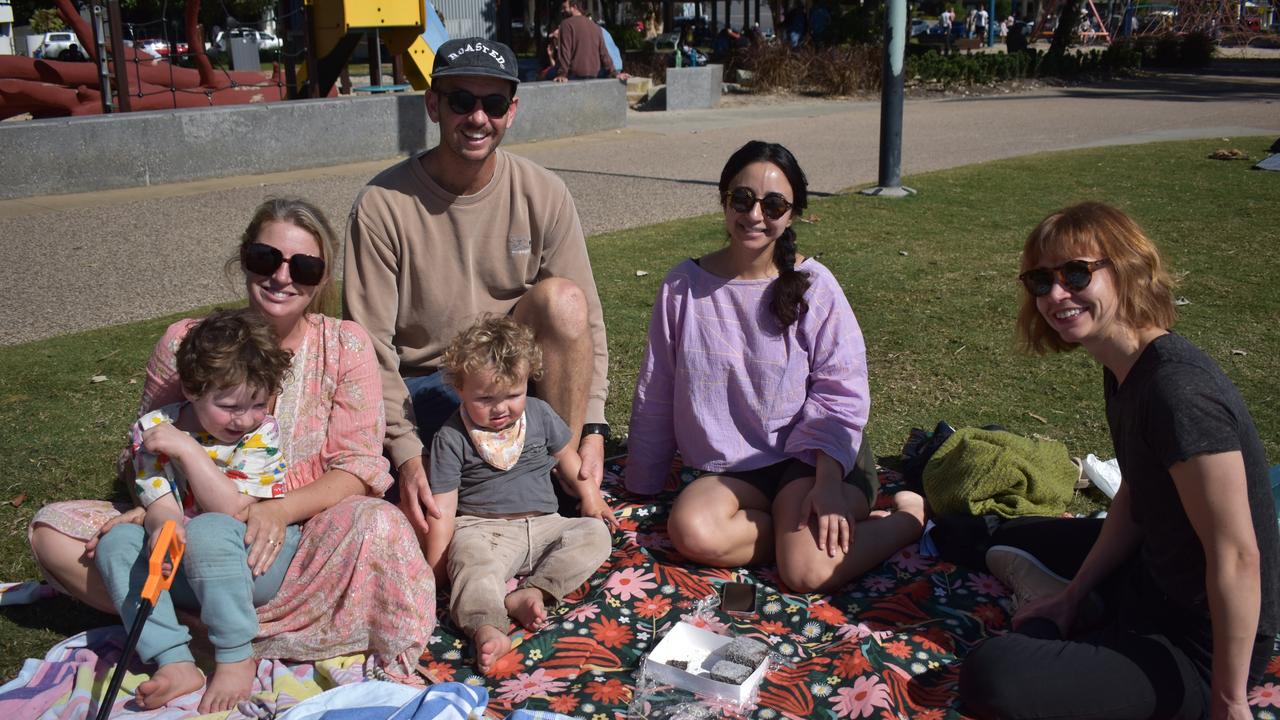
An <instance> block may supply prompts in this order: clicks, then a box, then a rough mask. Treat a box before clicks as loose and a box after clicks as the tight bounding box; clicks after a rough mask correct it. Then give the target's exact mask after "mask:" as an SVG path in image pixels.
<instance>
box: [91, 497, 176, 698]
mask: <svg viewBox="0 0 1280 720" xmlns="http://www.w3.org/2000/svg"><path fill="white" fill-rule="evenodd" d="M185 549H186V547H185V546H184V545H183V544H182V541H181V540H179V539H178V526H177V524H176V523H174V521H172V520H170V521H168V522H166V523H165V524H164V527H162V528H160V537H159V538H157V539H156V544H155V549H154V550H152V551H151V557H150V558H149V559H148V560H147V582H146V583H144V584H143V586H142V594H141V596H140V597H139V598H138V612H137V614H135V615H134V618H133V625H132V626H130V627H129V637H128V639H126V640H125V641H124V651H123V652H122V653H121V654H120V661H119V662H118V663H116V669H115V671H114V672H113V673H111V682H110V684H108V685H107V694H106V695H103V696H102V702H101V703H99V705H98V717H97V720H107V718H108V717H110V716H111V706H112V705H115V704H116V695H117V694H119V692H120V683H122V682H124V669H125V667H126V666H127V665H128V664H129V657H130V656H131V655H133V651H134V649H135V648H136V647H137V646H138V636H139V635H141V634H142V626H143V625H146V624H147V618H148V617H151V611H152V610H154V609H155V607H156V601H157V600H159V599H160V593H162V592H164V591H165V590H168V589H169V588H170V587H172V586H173V579H174V578H175V577H177V575H178V563H180V562H182V553H183V551H184V550H185ZM166 565H167V568H166ZM166 569H167V570H168V572H165V571H166Z"/></svg>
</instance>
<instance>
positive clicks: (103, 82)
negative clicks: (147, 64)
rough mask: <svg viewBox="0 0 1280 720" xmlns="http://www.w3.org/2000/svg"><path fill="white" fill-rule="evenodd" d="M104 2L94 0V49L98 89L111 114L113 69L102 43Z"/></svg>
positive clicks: (103, 110)
mask: <svg viewBox="0 0 1280 720" xmlns="http://www.w3.org/2000/svg"><path fill="white" fill-rule="evenodd" d="M102 10H103V8H102V3H101V2H99V0H93V7H92V12H93V51H94V53H95V54H96V55H97V56H98V90H99V91H100V92H101V93H102V112H104V113H106V114H107V115H110V114H111V71H110V70H108V69H107V49H106V46H105V45H103V43H102V35H103V32H102Z"/></svg>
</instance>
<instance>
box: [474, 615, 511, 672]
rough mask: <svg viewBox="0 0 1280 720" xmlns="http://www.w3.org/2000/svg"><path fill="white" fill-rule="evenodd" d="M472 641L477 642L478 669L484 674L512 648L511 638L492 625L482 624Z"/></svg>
mask: <svg viewBox="0 0 1280 720" xmlns="http://www.w3.org/2000/svg"><path fill="white" fill-rule="evenodd" d="M471 641H472V642H474V643H475V644H476V669H477V670H479V671H480V672H481V673H482V674H483V673H487V672H489V671H490V670H492V669H493V664H494V663H496V662H498V658H500V657H502V656H503V655H506V654H507V652H508V651H510V650H511V638H509V637H507V634H506V633H504V632H502V631H501V630H499V629H498V628H496V627H494V626H492V625H481V626H480V629H479V630H476V634H475V636H474V637H472V638H471Z"/></svg>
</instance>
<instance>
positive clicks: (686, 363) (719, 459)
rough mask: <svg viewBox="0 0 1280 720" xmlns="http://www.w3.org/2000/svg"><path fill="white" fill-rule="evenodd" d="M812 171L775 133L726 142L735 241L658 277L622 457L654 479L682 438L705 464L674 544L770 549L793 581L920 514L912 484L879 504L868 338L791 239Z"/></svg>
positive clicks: (916, 526) (871, 545)
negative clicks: (890, 502)
mask: <svg viewBox="0 0 1280 720" xmlns="http://www.w3.org/2000/svg"><path fill="white" fill-rule="evenodd" d="M806 187H807V183H806V180H805V177H804V172H803V171H802V170H801V169H800V166H799V165H798V164H797V163H796V160H795V157H794V156H792V154H791V153H790V151H788V150H787V149H786V148H785V147H783V146H781V145H777V144H773V143H764V142H760V141H752V142H749V143H747V144H746V145H744V146H743V147H742V148H740V149H739V150H738V151H737V152H735V153H734V154H733V156H732V157H730V158H729V162H728V163H726V165H725V167H724V170H723V171H722V172H721V174H720V197H721V201H722V203H723V206H724V224H725V230H726V231H727V232H728V235H729V243H728V245H726V246H725V247H724V248H721V249H720V250H717V251H715V252H712V253H710V254H707V255H704V256H702V257H701V258H698V259H696V260H687V261H685V262H683V263H681V264H680V265H678V266H676V267H675V268H674V269H673V270H672V271H671V272H670V273H668V274H667V277H666V278H665V279H664V280H663V283H662V288H661V289H660V290H659V291H658V299H657V301H656V302H655V303H654V306H653V318H652V320H651V321H650V324H649V344H648V347H647V348H646V350H645V356H644V362H643V364H642V366H641V368H640V376H639V379H638V381H637V383H636V394H635V400H634V404H633V405H632V412H631V442H630V453H631V456H630V459H629V460H628V464H627V473H626V486H627V488H628V489H629V490H631V491H632V492H637V493H644V494H651V493H656V492H658V491H660V490H662V488H663V485H664V483H665V481H666V478H667V477H668V475H669V474H670V470H671V461H672V458H673V456H674V455H675V453H676V451H677V450H678V451H679V453H680V456H681V459H682V461H683V462H684V463H685V464H687V465H691V466H693V467H697V468H699V469H701V470H703V471H704V472H703V474H702V476H700V477H699V478H698V479H697V480H695V481H694V482H693V483H691V484H690V485H689V486H688V487H687V488H685V489H684V490H683V491H682V492H681V493H680V495H679V497H677V498H676V502H675V506H674V507H673V508H672V509H671V517H670V520H669V521H668V524H667V529H668V531H669V533H670V534H671V539H672V541H673V542H674V543H675V546H676V548H677V549H678V550H679V551H680V552H681V553H682V554H683V555H684V556H685V557H687V558H689V559H691V560H694V561H696V562H701V563H704V564H707V565H714V566H721V567H736V566H741V565H749V564H757V563H768V562H775V561H776V563H777V565H778V570H779V573H780V574H781V576H782V580H783V582H785V583H786V584H787V585H788V586H789V587H790V588H791V589H792V590H794V591H797V592H814V591H829V590H833V589H836V588H838V587H840V586H841V585H843V584H845V583H846V582H848V581H849V580H850V579H852V578H854V577H856V576H858V575H860V574H862V573H863V572H865V571H867V570H869V569H870V568H872V567H875V566H876V565H878V564H880V563H881V562H883V561H884V560H885V559H886V558H888V557H889V556H890V555H891V554H893V553H894V552H895V551H897V550H898V549H899V548H901V547H902V546H904V545H906V544H907V543H910V542H912V541H913V540H915V539H917V538H918V537H919V536H920V533H921V530H922V528H923V524H924V500H923V499H922V498H921V497H920V496H919V495H917V494H915V493H912V492H899V493H897V494H895V495H894V498H893V499H894V510H893V511H891V512H875V513H872V512H871V507H872V506H873V505H874V503H875V497H876V491H877V489H878V488H877V483H876V475H875V463H874V458H873V457H872V454H871V451H870V448H869V447H865V446H864V443H863V428H864V427H865V426H866V422H867V414H868V409H869V407H870V404H871V401H870V393H869V391H868V388H867V365H866V350H865V348H864V346H863V343H862V331H861V330H860V329H859V328H858V321H857V319H856V318H854V316H853V310H852V309H851V308H850V307H849V302H848V300H846V299H845V296H844V293H843V291H842V290H841V289H840V284H839V283H838V282H836V279H835V277H833V276H832V274H831V271H829V270H828V269H827V268H825V267H823V265H822V264H821V263H819V262H818V261H817V260H815V259H813V258H803V257H800V256H798V255H797V253H796V236H795V231H794V230H793V229H792V228H791V223H792V221H793V220H794V218H795V217H797V216H798V215H800V214H801V213H802V212H803V211H804V208H805V206H806V204H807V190H806ZM860 450H861V452H860ZM855 527H856V531H855Z"/></svg>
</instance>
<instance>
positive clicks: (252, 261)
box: [243, 243, 324, 285]
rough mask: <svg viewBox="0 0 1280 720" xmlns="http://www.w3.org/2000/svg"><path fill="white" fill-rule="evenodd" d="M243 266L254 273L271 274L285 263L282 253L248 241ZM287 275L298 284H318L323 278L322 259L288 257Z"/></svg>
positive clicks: (305, 256)
mask: <svg viewBox="0 0 1280 720" xmlns="http://www.w3.org/2000/svg"><path fill="white" fill-rule="evenodd" d="M243 262H244V268H245V269H246V270H248V271H249V272H251V273H253V274H255V275H264V276H268V277H269V276H271V275H275V274H276V270H277V269H279V267H280V266H281V265H283V264H284V263H285V259H284V254H282V253H281V252H280V251H279V250H277V249H275V248H273V247H271V246H270V245H267V244H265V243H249V246H248V247H246V248H245V249H244V256H243ZM289 277H290V278H292V279H293V281H294V282H296V283H298V284H300V285H319V284H320V281H321V280H324V259H323V258H318V257H316V256H315V255H301V254H299V255H294V256H293V257H291V258H289Z"/></svg>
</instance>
